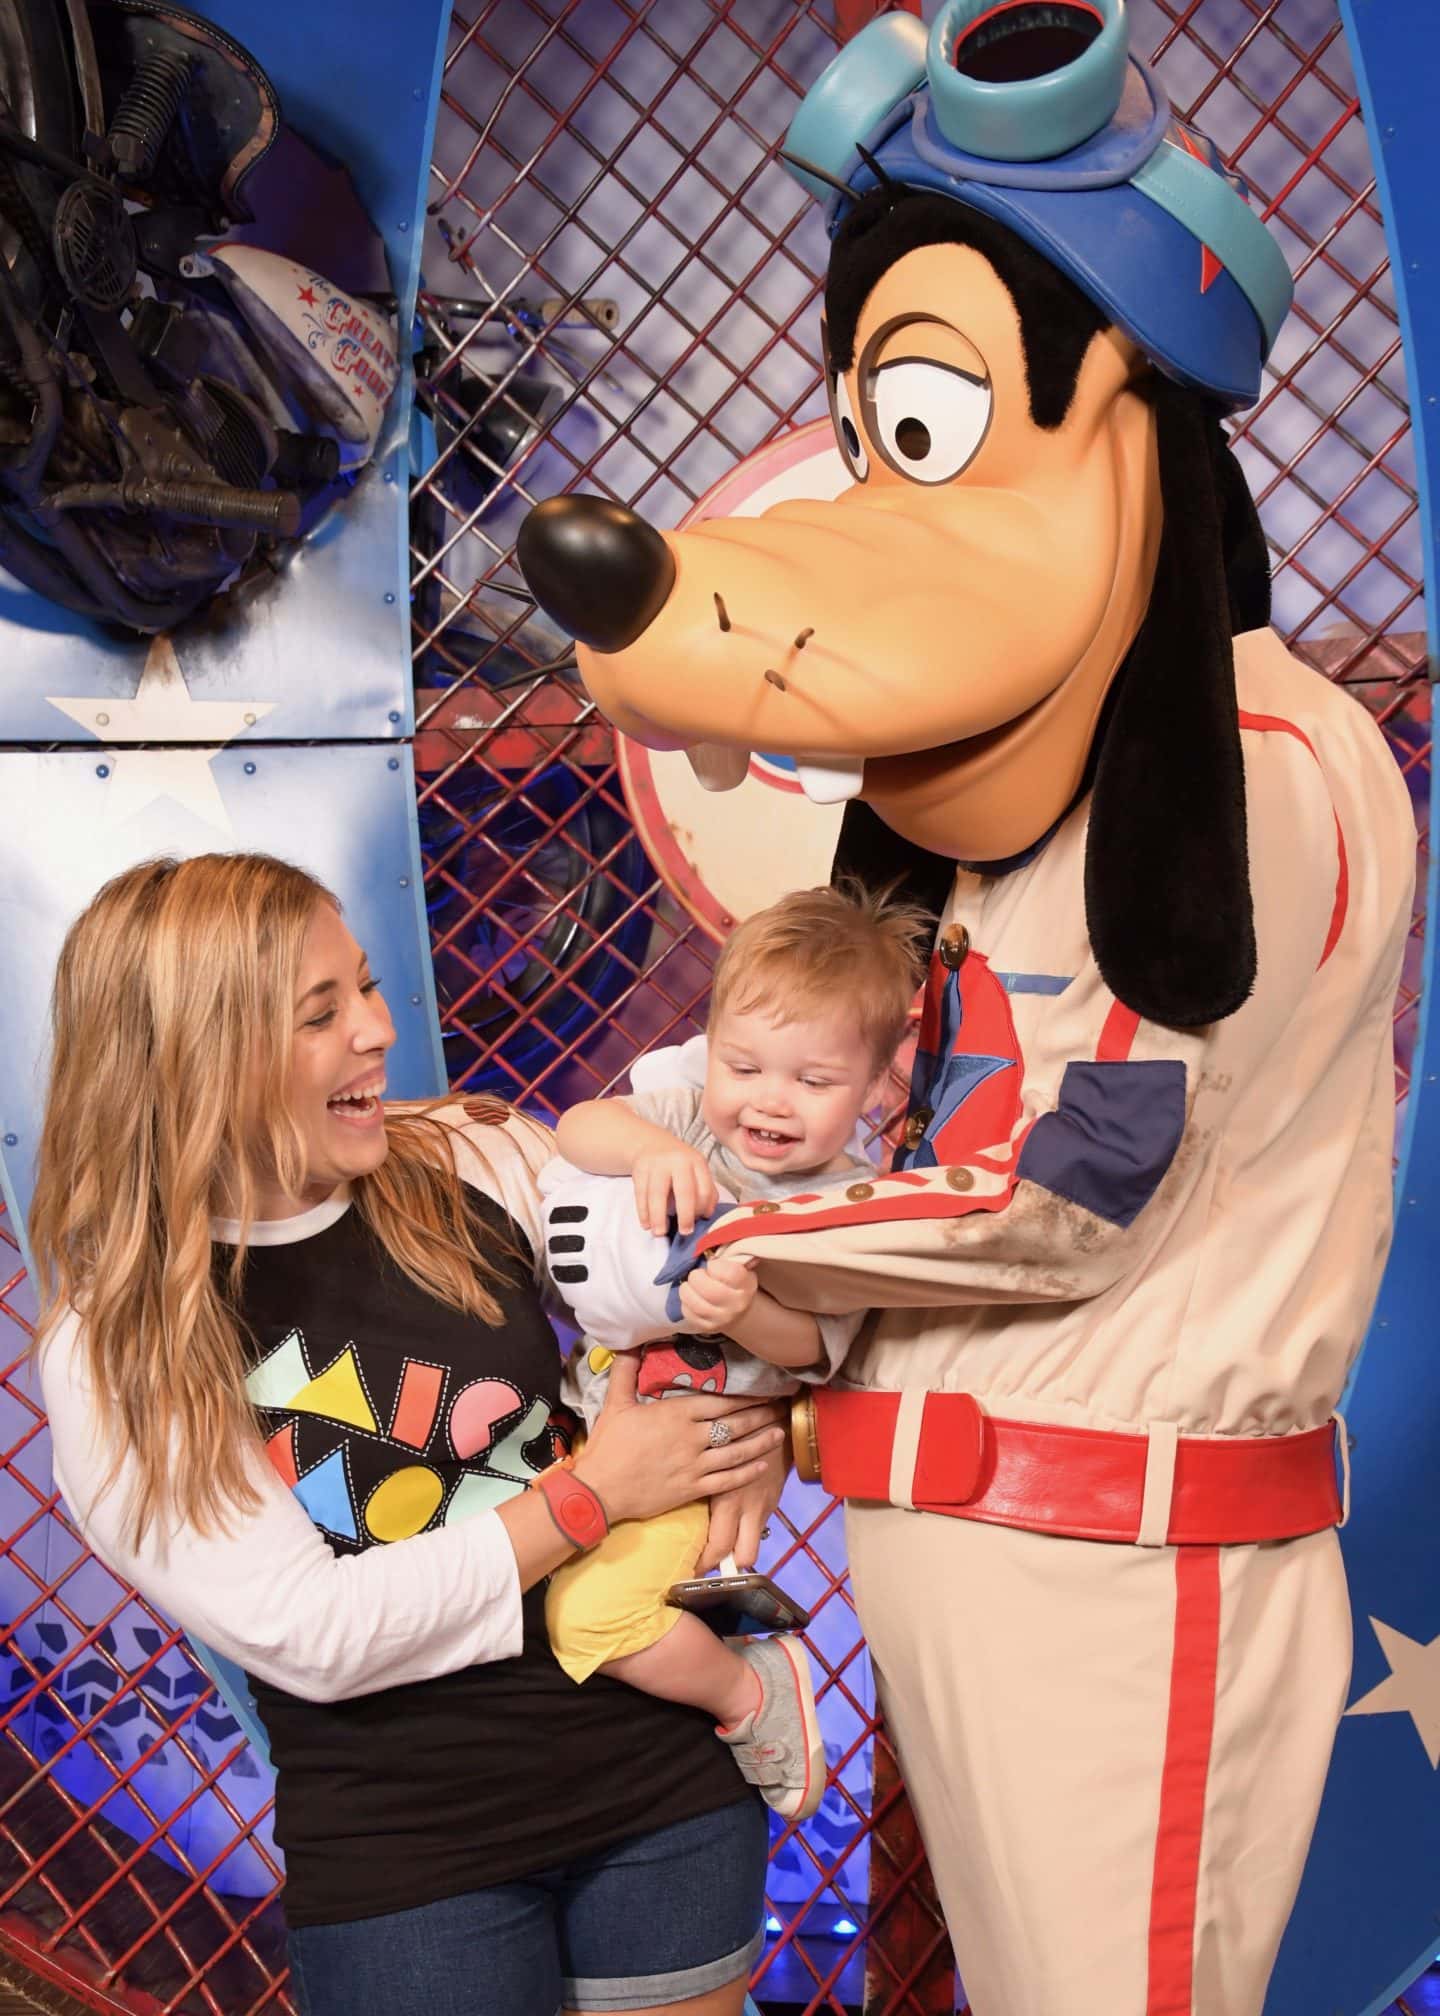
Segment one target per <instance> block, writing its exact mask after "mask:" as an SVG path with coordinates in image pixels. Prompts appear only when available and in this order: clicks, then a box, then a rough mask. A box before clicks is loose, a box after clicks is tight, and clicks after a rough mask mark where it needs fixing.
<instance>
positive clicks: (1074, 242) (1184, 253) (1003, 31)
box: [783, 0, 1293, 407]
mask: <svg viewBox="0 0 1440 2016" xmlns="http://www.w3.org/2000/svg"><path fill="white" fill-rule="evenodd" d="M783 153H784V158H785V159H786V162H787V165H788V166H789V168H790V171H791V173H792V174H793V175H794V176H795V178H796V180H797V181H799V182H800V183H801V184H802V185H803V187H805V188H806V189H807V190H808V191H809V192H810V194H812V195H813V196H817V197H819V198H820V200H821V201H822V202H823V203H824V204H825V207H826V213H827V222H828V223H829V226H830V229H831V231H832V232H833V231H834V230H835V229H836V228H838V225H839V222H840V219H841V216H842V214H843V211H844V208H845V206H846V204H847V203H848V202H850V201H853V200H854V199H855V198H856V197H858V196H860V195H862V194H863V193H864V192H865V191H866V190H867V189H869V188H872V187H874V186H875V184H876V182H877V180H878V179H880V178H881V176H883V177H886V178H889V179H891V180H894V181H897V182H900V183H902V184H904V185H906V186H907V187H910V188H916V189H929V190H933V191H938V192H939V193H941V194H945V195H949V196H952V197H953V198H955V200H956V201H958V202H961V203H964V204H968V205H969V206H971V207H972V208H975V209H979V210H983V211H986V212H988V213H989V214H991V215H992V216H995V217H998V218H999V219H1001V221H1002V222H1005V223H1007V224H1009V225H1010V226H1011V227H1012V228H1013V229H1015V230H1016V231H1017V232H1018V233H1019V235H1020V236H1021V237H1023V238H1025V239H1027V240H1028V241H1029V242H1030V243H1031V244H1033V245H1035V246H1036V247H1037V249H1039V250H1040V251H1042V252H1043V253H1044V254H1045V256H1046V257H1047V258H1049V259H1050V260H1051V261H1052V263H1054V264H1055V265H1057V266H1058V267H1059V268H1060V269H1061V270H1062V271H1064V272H1066V273H1068V274H1069V275H1070V277H1071V278H1072V279H1073V280H1074V281H1075V282H1076V284H1077V285H1078V286H1080V287H1081V288H1082V290H1083V291H1084V292H1086V293H1087V294H1089V295H1090V296H1091V298H1092V299H1094V300H1096V301H1097V302H1098V303H1099V304H1100V305H1101V306H1102V307H1103V308H1104V309H1105V310H1106V312H1107V313H1108V314H1110V315H1111V316H1112V318H1113V319H1114V320H1115V321H1116V322H1117V323H1118V324H1119V325H1120V326H1121V327H1122V328H1124V329H1125V330H1126V331H1127V332H1128V333H1129V334H1131V335H1132V336H1133V337H1134V338H1135V340H1136V341H1137V342H1138V343H1139V344H1140V346H1141V348H1142V349H1144V350H1145V351H1146V352H1147V354H1148V355H1150V356H1151V358H1152V359H1153V361H1154V362H1155V363H1156V364H1157V365H1159V367H1160V368H1161V369H1162V370H1165V371H1167V372H1168V373H1169V374H1170V375H1171V376H1173V377H1175V378H1177V379H1179V380H1180V381H1181V382H1182V383H1189V384H1193V385H1195V386H1197V387H1199V388H1200V389H1202V390H1204V391H1206V392H1208V393H1210V394H1211V395H1212V396H1214V397H1215V398H1217V399H1218V400H1219V401H1220V402H1221V403H1222V404H1224V405H1226V406H1231V407H1234V406H1239V405H1244V404H1248V403H1250V402H1251V401H1253V400H1254V399H1255V398H1256V397H1257V396H1258V393H1259V386H1260V367H1261V364H1262V363H1263V361H1264V359H1265V357H1266V356H1267V355H1268V354H1269V351H1270V348H1271V346H1272V345H1273V343H1274V341H1275V338H1276V335H1277V334H1278V332H1279V329H1280V325H1281V323H1282V322H1283V320H1284V318H1285V315H1286V313H1287V311H1288V309H1289V306H1290V300H1291V295H1292V292H1293V288H1292V283H1291V279H1290V273H1289V269H1288V267H1287V266H1286V263H1285V259H1284V256H1283V255H1282V253H1281V251H1280V248H1279V246H1278V245H1277V244H1276V242H1275V240H1274V239H1273V238H1272V237H1271V235H1270V233H1269V232H1268V231H1267V230H1266V228H1265V226H1264V224H1263V223H1262V222H1261V221H1260V219H1259V218H1258V217H1257V216H1256V215H1255V214H1254V212H1253V211H1252V210H1251V209H1250V207H1249V205H1248V203H1247V202H1246V200H1245V194H1244V184H1243V183H1242V182H1241V181H1240V179H1239V178H1238V177H1233V176H1230V175H1229V174H1227V173H1226V171H1225V169H1224V167H1223V164H1222V163H1221V162H1220V159H1219V157H1218V155H1217V154H1216V153H1215V150H1214V149H1213V148H1212V147H1211V146H1210V144H1209V142H1208V141H1205V140H1204V139H1202V138H1201V137H1200V136H1199V135H1196V134H1193V133H1191V132H1190V131H1189V130H1188V129H1187V128H1185V127H1183V126H1182V125H1181V124H1180V123H1179V122H1178V120H1177V119H1176V118H1175V115H1174V112H1173V110H1172V108H1171V106H1170V103H1169V100H1168V99H1167V98H1166V96H1165V94H1164V92H1163V90H1162V89H1161V87H1160V85H1159V83H1158V82H1157V80H1156V79H1155V77H1154V76H1153V74H1152V73H1151V72H1150V71H1149V70H1148V69H1147V68H1146V67H1145V65H1143V64H1142V63H1141V62H1140V61H1139V60H1138V59H1137V58H1136V57H1134V56H1132V55H1131V53H1130V49H1129V32H1128V26H1127V22H1126V18H1125V5H1124V0H999V4H996V0H943V4H942V5H941V7H940V8H939V11H938V12H937V13H936V15H935V18H934V20H933V21H932V23H931V25H930V27H929V30H928V31H927V30H926V28H925V27H924V25H923V24H922V23H921V22H920V21H918V20H917V19H916V18H915V17H914V16H913V15H910V14H885V15H881V16H880V17H879V18H877V19H876V20H873V21H871V22H869V23H868V24H867V25H866V27H865V28H863V29H862V30H861V32H860V33H859V34H858V35H857V36H855V37H854V39H853V40H852V41H851V42H850V43H848V44H847V46H846V47H845V48H844V49H842V50H841V51H840V53H839V54H838V55H837V56H836V57H835V59H834V61H833V62H832V63H831V64H830V65H829V67H828V68H827V69H826V70H825V71H824V73H823V74H822V75H821V76H820V77H819V79H818V80H817V81H816V83H815V84H814V85H813V86H812V87H811V89H810V91H809V92H808V93H807V94H806V97H805V99H804V101H803V103H802V104H801V106H800V109H799V111H798V112H797V113H796V114H795V117H794V120H793V121H792V123H791V126H790V130H789V133H788V134H787V136H786V140H785V146H784V150H783ZM866 157H870V158H869V159H867V158H866ZM872 162H873V165H872ZM877 169H878V170H879V171H880V174H879V175H877V172H876V171H877ZM837 185H838V186H837Z"/></svg>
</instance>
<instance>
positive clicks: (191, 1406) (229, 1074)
mask: <svg viewBox="0 0 1440 2016" xmlns="http://www.w3.org/2000/svg"><path fill="white" fill-rule="evenodd" d="M317 903H332V904H335V907H336V908H337V909H338V908H339V905H338V904H336V903H335V898H334V897H333V896H332V895H331V894H330V892H329V890H327V889H326V888H324V887H323V885H322V884H320V883H319V882H317V881H316V880H315V879H314V878H313V877H312V876H310V875H307V874H306V873H305V872H304V871H303V869H299V868H294V867H291V866H290V865H289V864H288V863H286V862H283V861H275V860H272V859H270V858H269V856H267V855H263V854H205V855H198V856H196V857H194V858H193V859H191V860H188V861H174V860H157V861H147V862H143V863H141V865H140V866H138V867H136V868H130V869H127V870H126V872H125V873H124V874H122V875H117V876H116V877H115V879H114V880H113V881H112V882H108V883H107V884H106V885H105V887H104V888H103V889H102V890H101V891H100V893H99V895H98V896H96V897H95V898H94V900H93V901H92V902H91V904H90V905H89V907H88V908H87V909H86V910H85V911H84V912H83V913H82V914H81V916H80V917H78V918H77V919H76V921H75V923H74V924H73V925H72V926H71V928H70V931H69V933H68V935H67V937H66V940H65V945H64V949H63V950H62V952H61V954H60V963H59V966H58V968H57V970H56V975H55V989H54V1001H53V1022H54V1047H53V1053H52V1058H51V1067H50V1087H49V1095H48V1099H47V1103H46V1110H45V1121H44V1126H43V1129H42V1132H41V1137H40V1152H39V1164H38V1176H37V1182H36V1188H35V1201H34V1204H33V1207H32V1209H31V1213H30V1241H31V1247H32V1250H33V1252H34V1256H35V1267H36V1274H37V1279H38V1285H39V1290H40V1300H41V1318H40V1323H39V1326H38V1328H37V1331H36V1337H37V1341H42V1340H43V1338H44V1337H45V1335H46V1334H47V1332H48V1331H49V1329H50V1328H51V1327H52V1326H53V1324H54V1323H55V1322H56V1321H57V1320H58V1319H59V1317H60V1316H61V1315H63V1313H64V1312H65V1310H66V1309H67V1307H70V1308H74V1309H75V1310H76V1311H77V1312H78V1313H79V1315H80V1317H81V1318H82V1321H83V1326H84V1327H83V1347H82V1348H83V1351H84V1358H85V1364H86V1369H87V1372H88V1375H89V1380H90V1384H91V1387H92V1389H93V1393H94V1399H95V1406H96V1409H97V1412H98V1415H99V1419H100V1424H101V1428H102V1432H103V1433H104V1434H105V1436H106V1439H107V1440H108V1441H109V1442H110V1443H111V1445H112V1446H113V1448H114V1450H115V1466H114V1469H112V1472H111V1478H110V1481H111V1482H113V1480H114V1474H115V1470H118V1467H119V1464H120V1462H121V1460H122V1459H123V1458H124V1457H125V1456H127V1455H129V1456H133V1458H134V1459H135V1464H136V1467H137V1471H138V1485H137V1490H136V1493H135V1496H134V1499H133V1501H132V1505H131V1507H130V1512H131V1517H132V1522H133V1535H134V1538H135V1539H136V1540H137V1541H138V1540H139V1539H140V1537H141V1536H142V1535H143V1534H144V1532H145V1530H146V1528H147V1527H148V1526H149V1525H150V1523H151V1522H152V1521H154V1520H160V1521H163V1520H165V1519H166V1518H168V1517H171V1516H174V1517H178V1518H179V1519H181V1520H184V1521H187V1522H189V1523H190V1524H192V1525H194V1526H195V1527H197V1528H198V1529H199V1530H200V1531H201V1532H205V1531H209V1530H213V1528H214V1527H215V1526H216V1525H223V1523H224V1517H225V1513H226V1511H227V1509H229V1508H231V1507H234V1508H237V1509H245V1510H248V1509H252V1508H253V1507H254V1505H255V1504H256V1503H257V1502H258V1501H257V1499H256V1495H255V1492H254V1490H253V1488H252V1486H251V1485H250V1483H249V1482H248V1480H247V1477H246V1474H245V1455H246V1444H247V1441H250V1440H251V1439H253V1437H254V1435H255V1432H256V1422H255V1417H254V1414H253V1412H252V1410H251V1406H250V1402H249V1400H248V1398H247V1395H246V1391H245V1372H246V1340H245V1338H244V1336H243V1334H242V1329H241V1324H240V1321H239V1318H238V1315H237V1313H236V1312H237V1308H238V1304H239V1293H240V1287H241V1279H242V1275H243V1272H244V1267H245V1256H246V1242H247V1238H248V1233H249V1228H250V1223H251V1220H252V1218H253V1215H254V1205H255V1197H256V1172H257V1169H259V1170H264V1171H266V1172H269V1173H273V1175H274V1176H275V1178H276V1179H277V1180H278V1181H279V1182H280V1184H281V1185H283V1187H284V1188H285V1190H286V1191H287V1192H288V1193H289V1194H291V1195H299V1194H300V1193H301V1191H302V1190H303V1187H304V1182H305V1167H304V1149H303V1143H302V1137H301V1134H300V1131H299V1129H298V1127H297V1125H296V1123H295V1120H294V1118H293V1117H292V1115H291V1113H290V1112H289V1110H288V1107H287V1104H286V1085H287V1082H288V1076H289V1069H290V1059H291V1046H292V1039H293V1022H294V1002H295V995H296V991H297V983H298V979H299V974H300V965H301V959H302V956H303V953H304V947H305V938H306V933H307V931H308V930H309V927H310V923H311V919H312V917H313V915H314V911H315V906H316V904H317ZM492 1109H493V1110H492ZM468 1110H470V1111H471V1113H472V1117H475V1118H479V1119H482V1120H490V1121H496V1120H500V1119H503V1118H504V1117H505V1115H506V1112H507V1110H508V1109H507V1108H505V1107H504V1106H503V1104H502V1103H501V1102H500V1101H498V1100H497V1101H492V1102H488V1103H483V1104H481V1105H480V1106H477V1107H475V1108H471V1109H468ZM385 1131H386V1136H387V1140H388V1143H389V1153H388V1155H387V1156H386V1158H385V1160H384V1162H382V1163H381V1165H380V1167H379V1168H378V1169H376V1170H374V1171H373V1172H372V1173H371V1174H369V1175H366V1176H362V1177H360V1178H359V1179H357V1181H356V1182H355V1183H354V1185H353V1200H354V1204H355V1208H356V1210H357V1211H358V1213H359V1216H360V1218H361V1220H362V1221H363V1222H364V1224H365V1225H366V1226H367V1227H368V1229H369V1231H370V1232H371V1234H372V1235H373V1236H374V1238H375V1239H376V1240H377V1241H378V1243H379V1245H380V1246H381V1247H382V1248H383V1249H384V1251H385V1252H386V1253H387V1254H388V1255H389V1256H390V1258H391V1259H392V1260H393V1261H394V1263H395V1265H396V1266H397V1267H398V1268H399V1269H400V1270H401V1272H402V1273H404V1274H405V1275H407V1276H408V1277H409V1279H410V1280H411V1281H413V1282H415V1283H416V1285H417V1286H419V1287H421V1288H423V1289H426V1290H427V1291H428V1292H429V1293H430V1294H432V1295H434V1296H435V1297H436V1298H437V1299H438V1300H439V1301H441V1302H444V1303H446V1304H448V1305H449V1306H451V1307H453V1308H456V1309H461V1310H463V1311H465V1312H466V1313H467V1314H468V1315H472V1316H475V1317H477V1318H479V1320H480V1321H482V1322H484V1323H495V1322H497V1321H498V1320H499V1316H500V1309H499V1304H498V1303H497V1301H496V1299H495V1297H494V1295H493V1294H492V1293H491V1292H490V1287H489V1285H488V1284H489V1283H492V1282H493V1281H494V1280H495V1279H496V1269H495V1266H494V1264H493V1261H491V1260H489V1259H487V1258H486V1256H485V1254H484V1253H482V1251H481V1250H480V1247H479V1245H478V1244H477V1241H476V1237H475V1233H474V1231H473V1229H472V1224H471V1220H470V1218H469V1216H468V1214H467V1212H466V1209H465V1204H464V1194H463V1190H462V1186H461V1184H460V1180H459V1178H458V1176H457V1174H456V1171H455V1165H454V1160H453V1157H452V1156H451V1153H450V1147H449V1142H448V1139H447V1135H448V1129H447V1127H446V1126H445V1125H444V1123H442V1122H440V1121H437V1120H435V1119H433V1118H431V1117H430V1113H429V1111H428V1110H426V1109H421V1110H416V1111H410V1112H405V1113H387V1115H386V1121H385ZM222 1183H224V1184H226V1185H227V1190H226V1196H225V1200H224V1201H225V1203H226V1208H227V1211H229V1212H231V1213H232V1214H233V1215H234V1216H236V1217H237V1218H238V1219H239V1221H240V1236H239V1241H238V1243H237V1244H236V1245H235V1246H234V1247H233V1249H232V1250H231V1253H230V1259H229V1264H228V1267H226V1268H224V1269H223V1270H222V1269H220V1268H218V1267H216V1266H215V1265H214V1262H213V1260H212V1249H211V1240H210V1219H211V1216H212V1214H213V1213H214V1212H215V1210H216V1208H217V1205H218V1204H219V1203H220V1202H221V1201H222V1200H221V1197H220V1194H219V1186H220V1185H221V1184H222Z"/></svg>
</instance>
